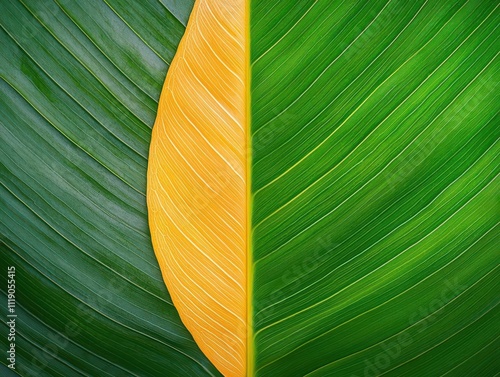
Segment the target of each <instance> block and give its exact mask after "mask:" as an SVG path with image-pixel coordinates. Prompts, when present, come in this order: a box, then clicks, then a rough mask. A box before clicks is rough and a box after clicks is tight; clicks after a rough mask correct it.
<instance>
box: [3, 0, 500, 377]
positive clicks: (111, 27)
mask: <svg viewBox="0 0 500 377" xmlns="http://www.w3.org/2000/svg"><path fill="white" fill-rule="evenodd" d="M247 1H248V0H247ZM191 6H192V0H178V1H176V0H147V1H141V2H134V1H125V0H103V1H97V0H92V1H78V2H77V1H70V0H55V1H51V0H47V1H36V0H19V1H15V0H13V1H7V0H1V2H0V26H1V28H0V45H1V48H2V50H1V54H0V75H1V77H2V80H0V85H1V93H2V98H1V99H0V124H1V127H0V130H1V134H0V138H1V147H2V148H1V152H0V166H1V173H0V183H1V185H0V190H1V192H0V216H1V218H0V236H1V239H0V248H1V249H2V253H1V258H0V269H1V271H2V272H1V274H2V276H5V275H6V271H7V266H11V265H14V266H16V281H17V307H16V311H17V314H18V323H17V335H18V336H17V339H16V343H17V372H14V375H16V374H19V375H21V376H28V375H47V376H75V375H90V376H128V375H136V376H190V375H193V376H205V375H219V373H218V372H217V370H216V369H215V368H214V367H213V366H212V365H211V364H210V362H209V361H208V360H207V359H206V358H205V357H204V356H203V355H202V354H201V352H200V351H199V349H198V347H197V346H196V344H194V342H193V340H192V338H191V336H190V334H189V333H188V332H187V330H186V329H185V328H184V326H183V325H182V323H181V321H180V320H179V318H178V316H177V312H176V310H175V308H174V307H173V305H172V302H171V300H170V297H169V295H168V293H167V292H166V290H165V288H164V286H163V282H162V281H161V275H160V272H159V269H158V267H157V263H156V260H155V259H154V254H153V252H152V250H151V246H150V240H149V232H148V225H147V217H146V207H145V196H144V195H145V172H146V165H147V151H148V147H149V139H150V133H151V129H150V127H151V125H152V123H153V121H154V117H155V111H156V106H157V98H158V96H159V91H160V89H161V85H162V83H163V79H164V77H165V73H166V71H167V69H168V64H169V62H170V61H171V60H172V58H173V56H174V53H175V49H176V46H177V44H178V42H179V40H180V38H181V36H182V34H183V31H184V26H185V25H186V22H187V18H188V15H189V12H190V9H191ZM250 11H251V14H250V37H251V62H250V63H251V74H252V77H251V82H252V88H251V113H252V123H251V125H250V126H251V137H252V146H253V150H252V192H253V206H252V208H253V213H252V221H253V233H252V244H253V259H254V265H253V266H252V268H251V271H252V272H253V292H252V294H253V302H254V307H253V324H254V326H255V328H254V334H253V341H252V347H254V348H255V350H254V352H253V353H252V355H253V356H254V357H255V360H251V362H254V363H255V365H254V367H253V369H254V370H255V374H256V375H258V376H276V377H281V376H283V377H294V376H304V375H308V376H315V377H316V376H317V377H322V376H329V375H333V376H353V375H356V376H360V375H366V376H373V375H378V374H382V375H393V376H434V375H436V376H437V375H443V374H446V373H447V375H449V376H455V375H456V376H464V375H471V376H489V375H494V374H495V373H496V372H497V371H498V368H499V364H498V361H497V359H498V358H497V351H496V349H497V348H498V345H499V344H498V333H499V330H500V329H499V325H498V324H499V323H500V321H499V318H498V315H499V312H498V309H497V304H498V294H497V292H498V278H497V276H498V271H497V264H498V263H497V255H498V250H499V249H500V245H499V241H498V236H499V232H498V221H499V214H500V207H499V201H498V190H499V180H498V172H499V157H498V155H499V152H500V146H499V143H498V139H499V136H500V135H499V134H500V125H499V122H498V110H499V105H498V103H499V98H498V93H497V84H498V77H499V76H498V69H499V64H498V63H499V62H498V51H499V47H500V45H499V41H498V39H499V32H498V29H497V27H498V26H497V25H498V24H499V21H500V13H499V10H498V1H487V0H469V1H466V0H458V1H439V0H427V1H425V0H418V1H411V2H410V1H403V0H399V1H398V0H384V1H378V0H376V1H340V0H339V1H337V0H335V1H330V0H300V1H296V0H285V1H265V0H253V1H251V4H250ZM4 274H5V275H4ZM0 291H1V295H2V301H3V302H5V296H6V285H5V284H4V285H3V286H1V287H0ZM0 310H1V314H2V318H5V315H6V312H5V310H6V305H4V304H2V306H1V309H0ZM2 329H3V330H6V329H7V326H6V324H5V322H4V324H3V325H2ZM3 330H2V331H3ZM2 334H3V333H2ZM0 344H1V345H2V349H5V348H6V344H7V341H6V337H4V336H3V335H2V340H1V341H0ZM1 362H2V364H0V368H1V369H0V374H1V375H10V374H12V371H10V370H9V369H8V368H7V367H6V366H5V365H4V364H5V363H6V360H5V359H2V361H1Z"/></svg>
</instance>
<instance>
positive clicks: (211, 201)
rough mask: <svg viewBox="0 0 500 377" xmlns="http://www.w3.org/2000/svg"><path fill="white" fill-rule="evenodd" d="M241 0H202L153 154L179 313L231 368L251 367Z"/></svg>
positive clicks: (153, 199) (158, 230)
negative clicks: (247, 361) (248, 327)
mask: <svg viewBox="0 0 500 377" xmlns="http://www.w3.org/2000/svg"><path fill="white" fill-rule="evenodd" d="M245 33H246V32H245V3H244V0H198V1H197V2H196V4H195V7H194V9H193V11H192V14H191V17H190V20H189V23H188V26H187V29H186V32H185V35H184V37H183V39H182V41H181V43H180V45H179V48H178V51H177V54H176V56H175V58H174V60H173V62H172V65H171V67H170V69H169V71H168V74H167V78H166V81H165V84H164V87H163V91H162V94H161V97H160V103H159V108H158V115H157V118H156V122H155V125H154V128H153V136H152V141H151V147H150V153H149V166H148V190H147V201H148V210H149V223H150V229H151V236H152V240H153V247H154V250H155V253H156V256H157V259H158V261H159V264H160V267H161V271H162V274H163V278H164V280H165V282H166V284H167V287H168V290H169V292H170V294H171V296H172V299H173V301H174V304H175V306H176V308H177V309H178V311H179V314H180V316H181V319H182V321H183V322H184V324H185V325H186V327H187V328H188V330H189V331H190V332H191V334H192V335H193V337H194V339H195V340H196V342H197V344H198V345H199V346H200V348H201V350H202V351H203V352H204V353H205V355H207V357H208V358H209V359H210V361H212V363H213V364H214V365H215V366H216V367H217V368H218V369H219V371H220V372H221V373H222V374H224V375H225V376H240V377H241V376H244V375H245V374H246V348H247V340H246V336H247V318H246V317H247V296H246V294H247V292H246V290H247V289H246V285H247V283H246V281H247V280H246V266H247V255H246V243H247V241H246V239H247V237H246V230H247V177H246V171H247V169H246V165H247V163H246V153H245V151H246V132H247V130H246V125H245V123H246V122H245V117H246V115H245V105H246V104H245V100H246V99H245V93H246V88H245V86H246V85H245V75H246V46H245Z"/></svg>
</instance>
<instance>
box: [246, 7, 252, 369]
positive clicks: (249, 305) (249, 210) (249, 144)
mask: <svg viewBox="0 0 500 377" xmlns="http://www.w3.org/2000/svg"><path fill="white" fill-rule="evenodd" d="M244 1H245V60H246V69H245V80H244V82H245V123H246V124H245V130H246V135H245V137H246V145H245V159H246V188H247V192H246V202H247V203H246V204H247V206H246V207H247V208H246V210H247V223H246V255H247V268H246V280H247V321H246V322H247V323H246V326H247V334H246V349H247V352H246V354H247V355H246V356H247V357H246V365H247V377H253V376H254V373H255V372H254V366H255V360H254V344H253V268H252V267H253V254H252V208H253V201H252V171H251V169H252V138H251V124H252V123H251V119H252V114H251V92H252V90H251V69H252V68H251V64H250V1H251V0H244Z"/></svg>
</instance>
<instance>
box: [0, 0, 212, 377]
mask: <svg viewBox="0 0 500 377" xmlns="http://www.w3.org/2000/svg"><path fill="white" fill-rule="evenodd" d="M192 3H193V1H192V0H183V1H174V0H162V1H159V0H150V1H141V2H137V1H126V0H112V1H111V0H110V1H107V0H105V1H97V0H96V1H67V0H56V1H55V2H54V1H36V0H21V1H10V0H2V1H1V2H0V26H1V28H0V45H1V53H0V76H1V80H0V92H1V99H0V139H1V141H0V142H1V152H0V166H1V171H0V235H1V239H0V248H1V258H0V262H1V263H0V270H1V276H2V279H1V280H2V286H1V287H0V291H1V294H2V306H1V313H2V323H3V324H2V338H1V341H0V344H1V345H2V352H3V355H5V352H4V351H6V350H7V349H8V348H7V337H6V336H4V334H5V332H4V330H6V329H7V326H6V324H5V321H4V319H5V315H6V308H7V307H6V304H4V303H5V295H6V291H7V285H6V283H5V281H6V276H7V266H15V267H16V282H17V287H16V288H17V315H18V317H17V318H18V322H17V338H16V344H17V360H16V361H17V363H16V372H17V373H18V374H19V375H21V376H29V375H40V376H44V375H46V376H78V375H86V376H89V375H90V376H129V375H134V376H185V375H196V376H205V375H219V373H218V372H217V371H216V369H215V368H214V367H213V366H212V365H211V364H210V362H209V361H208V360H207V359H206V358H205V356H204V355H203V354H202V353H201V351H200V350H199V349H198V347H197V345H196V344H195V343H194V341H193V340H192V338H191V335H190V334H189V333H188V331H187V330H186V329H185V327H184V326H183V325H182V323H181V321H180V319H179V317H178V315H177V312H176V310H175V309H174V307H173V305H172V302H171V299H170V297H169V295H168V293H167V291H166V289H165V287H164V284H163V282H162V279H161V274H160V271H159V268H158V265H157V263H156V260H155V258H154V253H153V251H152V248H151V242H150V238H149V231H148V225H147V212H146V200H145V182H146V167H147V152H148V148H149V139H150V134H151V126H152V124H153V122H154V118H155V115H156V114H155V113H156V107H157V99H158V97H159V93H160V89H161V86H162V84H163V80H164V78H165V73H166V71H167V69H168V65H169V62H170V61H171V60H172V58H173V56H174V53H175V50H176V48H177V44H178V43H179V40H180V38H181V36H182V35H183V32H184V28H185V24H186V22H187V18H188V15H189V12H190V10H191V7H192V5H193V4H192ZM6 362H7V361H6V358H5V356H2V360H1V363H2V364H5V363H6ZM1 368H2V369H1V372H0V374H1V375H2V376H3V375H6V374H7V373H8V369H7V367H5V366H4V365H2V367H1Z"/></svg>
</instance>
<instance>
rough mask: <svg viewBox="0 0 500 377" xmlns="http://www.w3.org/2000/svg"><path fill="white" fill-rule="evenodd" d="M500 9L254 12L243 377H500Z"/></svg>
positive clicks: (341, 7) (327, 5) (363, 7)
mask: <svg viewBox="0 0 500 377" xmlns="http://www.w3.org/2000/svg"><path fill="white" fill-rule="evenodd" d="M498 5H499V4H498V2H497V1H483V0H475V1H439V0H432V1H423V0H419V1H397V0H395V1H312V0H311V1H299V2H297V1H292V0H290V1H281V2H269V1H264V0H254V1H252V2H251V47H252V48H251V56H252V58H251V63H252V124H251V131H252V144H253V165H252V166H253V170H252V182H253V187H252V191H253V194H254V197H253V208H254V211H253V236H252V242H253V245H254V250H253V253H254V278H253V279H254V285H253V289H254V305H255V306H254V310H253V315H254V324H255V329H254V331H255V338H254V343H255V358H256V359H255V369H256V375H257V376H259V377H260V376H269V377H273V376H310V377H324V376H349V377H350V376H374V375H384V376H405V377H406V376H416V377H420V376H440V375H443V374H445V373H448V374H447V376H492V375H494V374H495V373H497V372H498V370H499V369H498V368H499V364H498V352H497V348H498V346H499V343H498V335H499V330H500V328H499V324H500V319H499V311H498V307H497V305H498V289H499V284H498V269H497V267H498V251H499V250H500V244H499V238H498V237H499V229H498V222H499V219H500V203H499V197H498V193H499V189H500V187H499V186H500V180H499V179H498V173H499V170H500V169H499V162H500V159H499V152H500V143H499V136H500V122H499V118H498V111H499V104H500V98H499V95H498V79H499V74H498V70H499V68H500V65H499V58H498V53H499V48H500V42H499V37H500V33H499V31H498V26H499V24H500V11H499V9H498Z"/></svg>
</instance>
